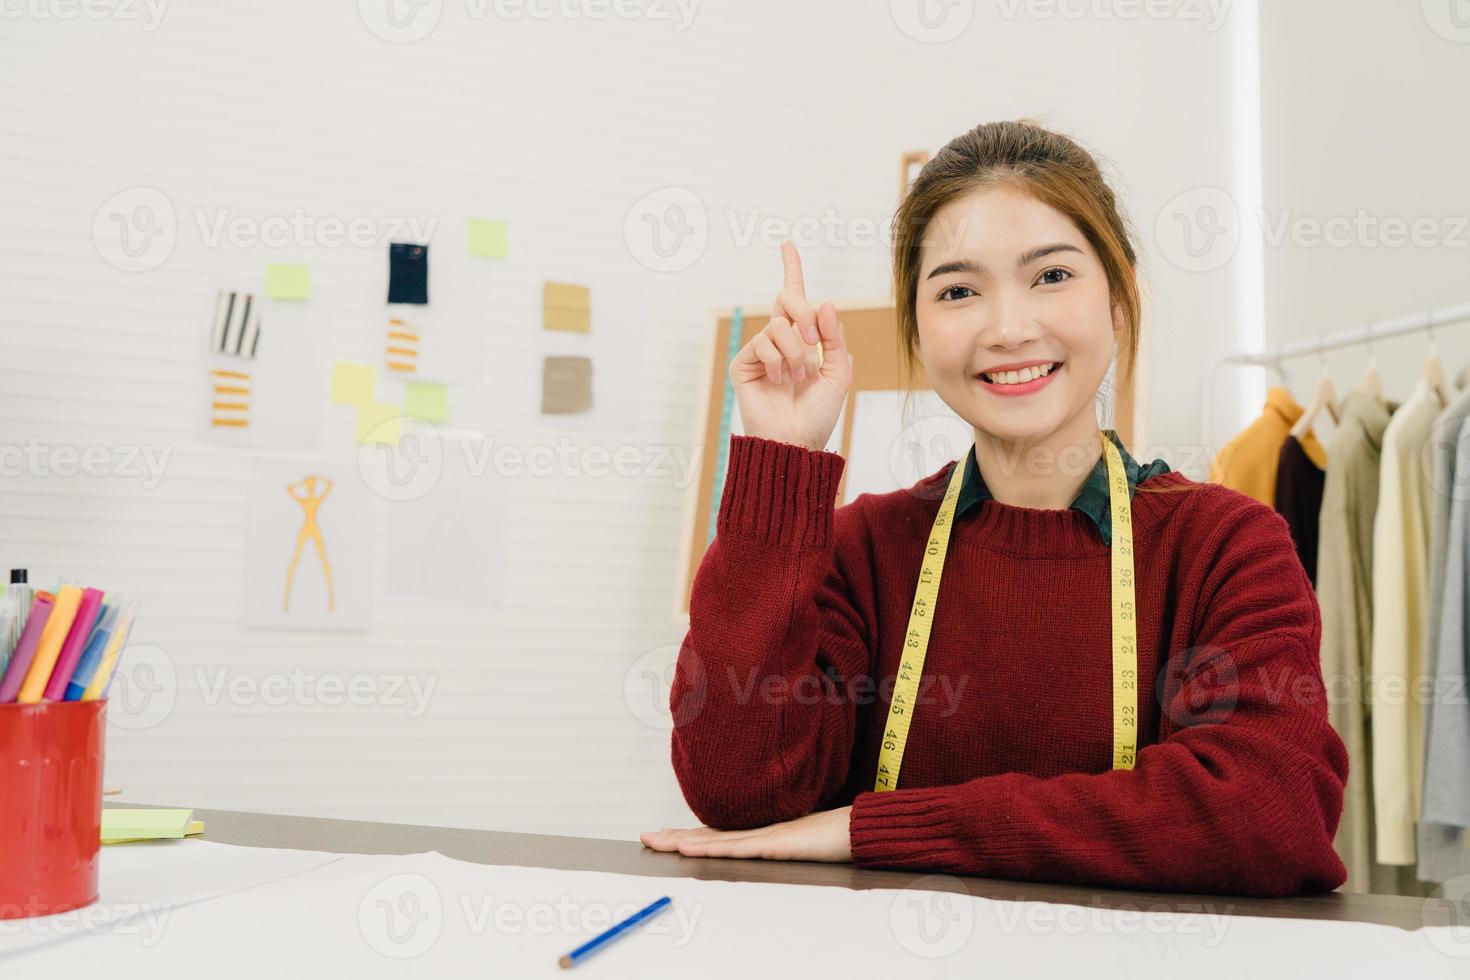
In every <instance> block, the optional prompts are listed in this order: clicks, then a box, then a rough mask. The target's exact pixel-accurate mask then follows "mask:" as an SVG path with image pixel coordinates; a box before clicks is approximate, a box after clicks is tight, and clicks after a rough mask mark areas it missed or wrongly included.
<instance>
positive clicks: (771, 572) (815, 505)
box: [669, 435, 871, 829]
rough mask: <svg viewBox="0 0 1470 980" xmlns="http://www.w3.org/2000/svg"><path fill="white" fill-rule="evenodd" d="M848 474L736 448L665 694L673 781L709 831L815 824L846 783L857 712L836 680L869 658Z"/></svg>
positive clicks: (862, 670)
mask: <svg viewBox="0 0 1470 980" xmlns="http://www.w3.org/2000/svg"><path fill="white" fill-rule="evenodd" d="M843 466H844V460H843V458H842V457H841V456H840V455H838V454H836V453H830V452H817V451H813V450H809V449H806V448H804V447H801V446H796V445H791V444H788V443H783V442H776V441H772V440H768V439H763V438H760V437H757V436H738V435H737V436H732V437H731V440H730V452H729V466H728V469H727V472H726V476H725V487H724V493H723V496H722V497H721V499H720V507H719V511H718V513H717V516H716V530H715V538H714V540H713V541H711V542H710V545H709V548H708V549H707V550H706V551H705V554H704V558H703V560H702V561H701V562H700V565H699V569H698V571H697V572H696V574H695V577H694V583H693V587H692V590H691V593H690V598H689V630H688V632H687V633H686V634H685V637H684V640H683V643H682V644H681V646H680V650H679V658H678V663H677V665H676V667H675V671H674V681H673V685H672V689H671V691H670V696H669V707H670V712H671V715H672V717H673V720H674V731H673V736H672V756H673V765H674V772H675V774H676V776H677V777H678V781H679V786H680V788H681V790H682V791H683V793H684V799H685V800H686V802H687V803H688V804H689V807H690V809H691V810H692V811H693V812H694V814H695V816H697V817H698V818H699V819H700V820H701V821H703V822H704V823H705V824H707V825H708V826H711V827H719V828H725V829H742V828H748V827H758V826H764V825H767V824H772V823H778V822H780V821H782V820H789V819H791V818H793V817H797V816H801V815H803V814H807V813H811V812H812V811H813V810H816V809H819V808H820V807H821V804H823V803H824V802H828V801H830V800H831V799H832V798H833V797H834V796H836V795H837V794H838V793H839V791H840V790H841V788H842V786H843V783H844V782H845V780H846V777H847V772H848V768H849V765H850V762H851V753H852V745H853V731H854V727H855V724H856V720H855V719H856V709H855V707H854V705H853V702H852V699H851V698H849V697H848V696H847V693H846V691H845V689H844V686H843V683H844V682H843V680H842V679H843V678H848V677H856V676H862V675H867V674H869V673H870V672H871V667H870V660H871V657H870V655H869V649H870V648H869V641H868V637H869V626H868V623H867V621H866V618H865V617H864V615H863V614H862V613H861V612H860V608H859V606H858V605H857V604H856V603H855V602H854V600H853V598H852V595H851V591H850V587H849V584H848V577H847V571H848V569H847V568H846V567H845V566H846V564H847V563H848V562H849V561H851V560H854V559H850V558H845V557H839V556H838V555H837V554H836V552H837V547H836V543H837V541H838V540H845V541H846V542H848V544H849V545H850V546H851V545H856V547H855V548H854V547H849V548H848V549H846V550H848V551H850V552H853V553H854V554H855V555H860V554H861V552H862V549H861V545H860V543H859V541H858V539H859V537H860V534H861V530H860V522H861V517H860V505H857V504H854V505H852V506H848V507H843V508H840V509H838V508H835V506H834V500H835V497H836V494H837V484H838V480H839V479H840V478H841V475H842V470H843ZM856 560H858V561H860V560H861V559H860V558H857V559H856ZM869 578H871V576H869ZM868 608H871V604H870V605H869V606H868Z"/></svg>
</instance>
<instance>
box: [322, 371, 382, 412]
mask: <svg viewBox="0 0 1470 980" xmlns="http://www.w3.org/2000/svg"><path fill="white" fill-rule="evenodd" d="M376 382H377V371H376V370H375V369H374V368H373V366H372V365H371V364H357V363H354V362H352V361H338V362H337V363H336V364H333V365H332V404H333V405H371V404H372V403H373V401H374V400H375V399H376V398H377V394H376V390H375V389H376Z"/></svg>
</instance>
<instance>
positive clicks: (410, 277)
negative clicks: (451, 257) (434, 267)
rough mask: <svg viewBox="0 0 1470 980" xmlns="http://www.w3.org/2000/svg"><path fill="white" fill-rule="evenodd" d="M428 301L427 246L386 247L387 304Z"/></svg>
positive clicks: (390, 245) (404, 244)
mask: <svg viewBox="0 0 1470 980" xmlns="http://www.w3.org/2000/svg"><path fill="white" fill-rule="evenodd" d="M428 301H429V246H427V245H415V244H412V243H410V242H391V243H390V244H389V245H388V302H390V303H420V304H422V303H427V302H428Z"/></svg>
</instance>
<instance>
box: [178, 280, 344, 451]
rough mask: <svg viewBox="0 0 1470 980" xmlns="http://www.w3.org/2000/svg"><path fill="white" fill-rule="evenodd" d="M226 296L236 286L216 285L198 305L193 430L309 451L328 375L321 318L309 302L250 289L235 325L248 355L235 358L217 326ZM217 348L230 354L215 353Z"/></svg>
mask: <svg viewBox="0 0 1470 980" xmlns="http://www.w3.org/2000/svg"><path fill="white" fill-rule="evenodd" d="M229 292H236V293H239V287H238V286H231V285H228V284H218V285H217V286H216V287H215V288H212V289H210V290H208V291H207V295H206V296H205V297H204V298H203V300H202V301H201V303H200V307H199V314H198V317H199V328H198V338H199V339H198V342H197V348H196V349H197V350H198V351H199V353H200V361H201V363H200V366H199V373H198V381H197V386H196V389H195V392H196V394H195V412H194V419H195V432H196V433H197V434H198V436H199V438H200V439H202V440H204V441H206V442H210V443H214V444H216V445H225V446H238V447H240V448H247V449H285V450H303V449H308V450H309V449H315V448H317V445H318V442H319V440H320V437H321V431H322V415H323V410H324V408H325V406H326V400H327V399H326V395H327V383H328V372H329V367H328V364H327V332H326V329H325V326H324V324H323V314H322V313H321V311H320V310H318V309H316V308H315V307H314V305H313V304H311V303H299V302H278V301H276V300H272V299H267V298H265V296H264V292H265V291H264V289H256V290H254V291H253V298H252V303H251V315H250V317H249V319H248V320H245V319H241V321H240V324H239V326H240V327H241V328H242V329H245V330H247V333H246V334H245V338H246V339H247V340H248V346H241V347H240V349H241V350H245V351H248V352H249V353H250V354H252V355H253V356H249V357H245V356H240V355H239V354H237V353H235V352H234V348H235V347H236V346H237V344H236V342H235V339H232V338H235V334H233V333H230V332H228V331H232V330H233V329H234V328H233V327H230V326H228V324H227V325H226V326H225V327H223V328H222V327H221V326H220V321H221V312H220V296H221V294H222V293H229ZM242 295H243V294H242ZM221 344H224V345H225V346H228V347H230V350H228V351H222V350H219V349H217V348H218V347H219V346H220V345H221Z"/></svg>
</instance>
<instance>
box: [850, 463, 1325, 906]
mask: <svg viewBox="0 0 1470 980" xmlns="http://www.w3.org/2000/svg"><path fill="white" fill-rule="evenodd" d="M1222 492H1223V491H1222ZM1239 503H1240V504H1242V505H1243V504H1244V503H1245V501H1243V500H1242V501H1239ZM1210 534H1211V538H1210V540H1211V541H1214V542H1218V544H1216V545H1215V546H1214V547H1213V548H1211V547H1210V546H1209V543H1208V542H1205V545H1206V547H1205V548H1204V549H1202V550H1203V552H1204V555H1212V556H1213V558H1212V559H1207V560H1210V562H1211V563H1210V564H1209V565H1207V566H1205V567H1206V571H1204V572H1202V574H1203V575H1204V576H1205V578H1204V585H1203V591H1202V593H1201V609H1202V611H1201V612H1199V613H1197V614H1196V622H1197V625H1196V626H1194V627H1193V632H1192V634H1191V635H1192V637H1193V643H1194V645H1193V646H1191V647H1189V648H1187V649H1183V650H1176V651H1172V652H1171V653H1170V654H1169V656H1168V658H1167V662H1166V663H1165V664H1164V666H1163V668H1162V673H1163V675H1164V676H1163V677H1161V678H1159V679H1158V684H1157V685H1156V686H1155V690H1157V691H1158V692H1159V712H1160V714H1159V717H1160V723H1159V738H1158V741H1157V742H1155V743H1153V744H1149V745H1145V746H1143V747H1141V748H1140V749H1139V752H1138V758H1137V762H1136V764H1135V766H1134V768H1133V769H1131V770H1109V771H1107V772H1102V773H1077V774H1066V775H1062V776H1056V777H1052V778H1037V777H1033V776H1030V775H1025V774H1021V773H1004V774H999V775H995V776H986V777H981V778H978V779H974V780H971V781H969V782H965V783H961V784H959V785H954V786H942V787H933V788H915V789H903V788H899V789H897V790H894V791H891V792H885V793H873V792H868V793H860V794H858V796H857V797H856V799H855V800H854V803H853V808H852V813H851V817H850V833H851V837H852V853H853V859H854V861H855V862H856V863H858V864H859V865H864V866H869V867H883V868H926V869H935V868H937V869H942V870H948V871H952V872H957V873H963V874H977V875H985V876H989V877H996V878H1012V879H1025V880H1037V881H1052V882H1066V883H1075V884H1082V885H1090V886H1095V887H1121V888H1138V889H1145V890H1155V891H1189V892H1210V893H1227V894H1242V895H1268V896H1269V895H1289V894H1295V893H1298V892H1302V891H1317V890H1330V889H1333V888H1335V887H1337V886H1338V885H1339V884H1341V883H1342V881H1343V879H1344V877H1345V876H1346V870H1345V869H1344V867H1343V865H1342V862H1341V861H1340V860H1339V859H1338V857H1337V854H1336V852H1335V851H1334V849H1333V843H1332V838H1333V834H1334V832H1335V831H1336V829H1337V823H1338V820H1339V817H1340V814H1341V808H1342V797H1343V786H1344V783H1345V781H1346V778H1347V755H1346V751H1345V749H1344V748H1343V744H1342V741H1341V740H1340V739H1339V738H1338V736H1337V734H1336V732H1335V731H1334V730H1333V729H1332V727H1331V725H1330V724H1329V723H1328V720H1327V698H1326V691H1325V687H1324V684H1323V678H1322V670H1321V666H1320V657H1319V645H1320V642H1321V616H1320V611H1319V609H1318V606H1317V601H1316V596H1315V594H1314V593H1313V592H1312V589H1311V585H1310V583H1309V582H1308V580H1307V577H1306V573H1305V572H1304V571H1303V569H1302V567H1301V564H1300V562H1298V561H1297V558H1296V555H1295V553H1294V551H1293V546H1292V543H1291V536H1290V532H1289V531H1288V529H1287V526H1286V522H1285V521H1284V520H1282V518H1281V517H1280V515H1278V514H1276V513H1275V512H1273V511H1272V510H1270V508H1267V507H1265V506H1264V505H1261V504H1257V503H1250V504H1249V506H1248V507H1244V506H1242V507H1237V508H1236V511H1235V513H1234V514H1233V515H1229V518H1228V519H1227V520H1224V521H1218V522H1215V528H1214V529H1213V531H1211V532H1210ZM1189 614H1190V611H1189V610H1180V611H1179V615H1189Z"/></svg>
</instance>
